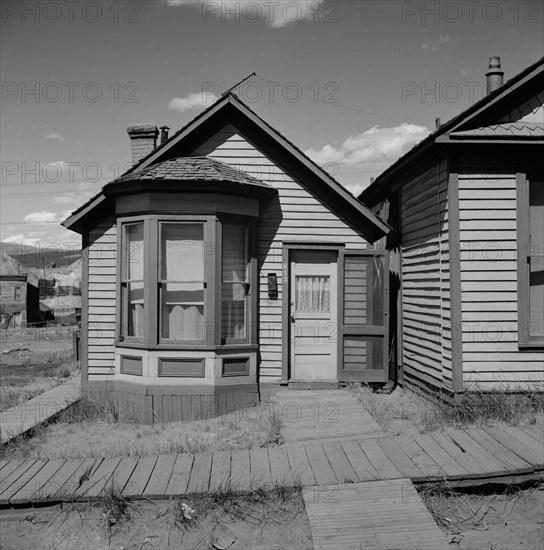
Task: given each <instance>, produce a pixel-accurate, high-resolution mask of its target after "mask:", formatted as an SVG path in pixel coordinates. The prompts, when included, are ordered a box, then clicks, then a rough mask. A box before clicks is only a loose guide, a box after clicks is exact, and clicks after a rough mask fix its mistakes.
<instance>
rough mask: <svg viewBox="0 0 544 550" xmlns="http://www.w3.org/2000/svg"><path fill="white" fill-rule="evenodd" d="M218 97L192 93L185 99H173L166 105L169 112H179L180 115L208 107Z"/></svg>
mask: <svg viewBox="0 0 544 550" xmlns="http://www.w3.org/2000/svg"><path fill="white" fill-rule="evenodd" d="M218 99H219V96H217V95H215V94H210V93H207V92H206V93H204V92H200V93H192V94H189V95H188V96H186V97H175V98H174V99H172V101H170V103H169V104H168V108H169V109H170V110H171V111H179V112H181V113H183V112H185V111H191V110H201V109H205V108H206V107H209V106H210V105H211V104H212V103H214V102H215V101H217V100H218Z"/></svg>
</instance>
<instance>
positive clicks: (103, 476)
mask: <svg viewBox="0 0 544 550" xmlns="http://www.w3.org/2000/svg"><path fill="white" fill-rule="evenodd" d="M120 462H121V458H119V457H118V458H105V459H104V460H103V461H102V462H101V463H100V466H99V467H98V468H97V469H96V470H95V471H94V472H93V474H92V475H91V476H90V477H89V479H88V480H87V481H85V482H84V483H83V484H82V485H81V486H80V487H79V488H78V490H77V491H76V492H75V493H74V497H75V498H76V499H78V500H79V499H82V498H87V499H90V498H96V497H97V496H98V495H99V494H100V492H101V491H102V489H103V488H104V487H105V486H106V484H107V483H108V481H109V479H110V478H111V476H112V475H113V473H114V472H115V470H116V468H117V466H119V463H120Z"/></svg>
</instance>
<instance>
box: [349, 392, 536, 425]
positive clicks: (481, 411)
mask: <svg viewBox="0 0 544 550" xmlns="http://www.w3.org/2000/svg"><path fill="white" fill-rule="evenodd" d="M350 389H351V390H352V391H353V392H354V393H355V395H356V397H357V399H358V400H359V401H360V402H361V403H362V405H363V407H364V408H365V409H366V410H367V411H368V412H369V413H370V414H371V415H372V417H373V418H374V419H375V420H376V422H378V424H380V426H382V428H384V429H386V430H387V429H389V428H390V427H391V425H392V424H394V423H395V421H401V422H402V421H407V422H411V423H412V424H413V425H414V426H415V427H416V428H417V429H418V430H419V431H420V432H433V431H436V430H441V429H444V428H446V427H449V426H453V427H466V426H469V425H475V426H481V425H492V424H501V423H504V424H509V425H516V424H518V425H519V424H534V423H535V422H542V421H543V420H544V393H542V392H539V391H534V390H533V391H531V390H527V389H526V388H510V391H501V392H498V391H493V392H492V391H483V390H482V388H480V387H479V386H477V385H473V386H472V387H470V388H469V390H468V391H467V392H466V393H464V394H462V395H461V396H460V397H459V399H458V401H456V402H454V403H451V402H449V401H446V400H445V399H443V398H439V399H433V398H431V397H430V396H429V395H427V394H425V393H423V392H422V391H420V390H406V389H401V388H397V389H396V390H395V391H394V392H393V393H392V394H389V395H383V394H376V393H374V392H373V391H372V389H371V388H370V387H369V386H356V385H351V386H350Z"/></svg>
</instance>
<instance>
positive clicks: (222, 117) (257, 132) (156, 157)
mask: <svg viewBox="0 0 544 550" xmlns="http://www.w3.org/2000/svg"><path fill="white" fill-rule="evenodd" d="M228 123H231V124H233V125H234V126H235V127H236V128H237V129H238V130H239V131H241V132H242V133H243V134H244V135H249V136H250V138H251V139H252V141H254V142H255V143H258V144H259V145H260V146H261V147H262V148H263V150H264V151H265V152H266V153H267V154H269V155H270V156H273V157H275V159H276V160H277V161H278V162H279V163H280V164H283V165H284V166H287V167H288V169H289V170H290V171H291V173H294V176H295V177H298V179H299V180H300V179H302V180H308V178H310V179H311V180H312V192H314V193H315V194H316V195H319V196H320V197H321V198H322V199H323V201H324V202H325V204H327V205H328V206H329V207H330V208H336V209H341V210H342V212H343V214H344V215H345V217H346V218H348V219H352V220H353V221H355V223H357V224H358V225H359V226H362V227H363V228H364V229H365V233H366V236H367V238H368V240H370V241H373V240H376V239H378V238H380V237H381V236H383V235H385V234H387V233H388V232H389V231H390V229H391V228H390V227H389V226H388V225H387V224H386V223H385V222H384V221H383V220H381V219H380V218H379V217H378V216H376V215H375V214H374V213H373V212H371V211H370V210H369V209H368V208H367V207H366V206H365V205H364V204H363V203H362V202H360V201H359V200H358V199H357V198H356V197H354V196H353V195H352V194H351V193H349V191H347V189H345V188H344V187H343V186H342V185H341V184H340V183H339V182H338V181H337V180H336V179H334V178H333V177H332V176H331V175H330V174H328V173H327V172H326V171H325V170H323V169H322V168H321V167H320V166H318V165H317V164H316V163H315V162H314V161H312V160H311V159H310V158H309V157H308V156H306V155H305V154H304V153H303V152H302V151H301V150H300V149H299V148H298V147H296V146H295V145H294V144H293V143H292V142H291V141H289V140H288V139H287V138H286V137H285V136H283V135H282V134H281V133H280V132H278V131H277V130H275V129H274V128H272V126H270V125H269V124H268V123H266V122H265V121H264V120H263V119H261V118H260V117H259V116H258V115H257V114H256V113H254V112H253V111H252V110H251V109H250V108H249V107H247V105H245V104H244V103H243V102H242V101H240V99H239V98H238V97H237V96H236V95H235V94H234V93H232V92H229V93H227V94H225V95H223V96H222V97H221V98H219V99H218V100H217V101H216V102H215V103H214V104H212V105H211V106H210V107H208V109H206V110H205V111H203V112H202V113H200V114H199V115H197V116H196V117H195V118H194V119H193V120H192V121H190V122H189V123H188V124H186V125H185V126H184V127H183V128H181V129H180V130H179V131H178V132H176V133H175V134H173V135H172V136H171V137H170V138H169V139H168V140H167V141H166V142H164V143H163V144H161V145H159V146H158V147H157V148H156V149H154V150H153V151H152V152H151V153H150V154H148V155H147V156H146V157H144V158H143V159H142V160H141V161H140V162H139V163H137V164H136V165H135V166H133V167H132V168H130V169H129V170H128V171H127V172H125V173H124V174H123V175H122V176H121V177H120V178H119V181H126V178H127V177H131V176H132V177H133V178H136V177H137V174H139V173H142V172H143V171H145V169H147V168H149V167H151V166H152V165H155V164H157V163H159V162H162V161H166V160H169V159H170V158H171V157H172V156H175V157H176V158H178V157H188V156H189V155H191V153H192V151H194V150H195V149H196V148H197V147H198V146H199V145H200V144H202V143H203V142H204V141H205V140H206V139H207V138H209V137H210V136H211V135H213V134H214V133H215V132H217V131H218V130H219V129H220V128H222V127H224V126H225V125H226V124H228ZM236 172H238V173H239V171H238V170H236ZM246 176H247V177H251V176H249V175H247V174H246ZM257 181H258V180H257ZM112 183H115V182H112ZM261 183H262V182H261ZM109 185H111V184H107V185H106V186H105V187H104V188H103V191H102V192H101V193H99V194H98V195H96V196H95V197H93V198H92V199H91V200H90V201H88V202H87V203H86V204H85V205H83V206H82V207H80V208H79V209H78V210H76V211H75V212H74V213H73V214H72V215H71V216H70V217H69V218H68V219H67V220H65V221H64V222H63V224H62V225H64V226H65V227H68V228H74V229H75V228H76V227H77V225H74V224H76V222H79V220H80V219H81V217H82V216H85V215H87V213H88V212H90V210H93V209H94V208H95V207H99V206H100V205H101V204H102V205H103V203H104V200H105V199H106V197H105V194H104V189H105V188H106V187H108V186H109Z"/></svg>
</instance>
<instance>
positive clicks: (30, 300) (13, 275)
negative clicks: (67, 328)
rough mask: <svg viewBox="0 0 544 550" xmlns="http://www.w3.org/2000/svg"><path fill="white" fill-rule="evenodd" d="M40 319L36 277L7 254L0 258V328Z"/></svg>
mask: <svg viewBox="0 0 544 550" xmlns="http://www.w3.org/2000/svg"><path fill="white" fill-rule="evenodd" d="M39 320H40V300H39V291H38V279H37V278H36V277H35V276H34V275H32V274H31V273H29V272H27V270H26V269H25V267H24V266H23V265H21V264H20V263H19V262H18V261H17V260H15V259H13V258H12V257H11V256H8V255H7V254H2V256H1V259H0V328H7V327H18V326H21V325H22V324H24V323H34V322H37V321H39Z"/></svg>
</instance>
